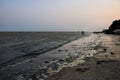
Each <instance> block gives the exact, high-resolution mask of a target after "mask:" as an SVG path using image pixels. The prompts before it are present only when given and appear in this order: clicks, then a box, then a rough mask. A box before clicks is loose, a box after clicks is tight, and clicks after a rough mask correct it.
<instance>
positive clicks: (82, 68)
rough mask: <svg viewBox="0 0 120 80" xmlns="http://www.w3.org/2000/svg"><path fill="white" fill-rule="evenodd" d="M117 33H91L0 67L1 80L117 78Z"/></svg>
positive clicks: (106, 79) (110, 79) (119, 65)
mask: <svg viewBox="0 0 120 80" xmlns="http://www.w3.org/2000/svg"><path fill="white" fill-rule="evenodd" d="M119 48H120V36H116V35H105V34H92V35H91V36H88V37H84V38H79V39H77V40H75V41H72V42H70V43H68V44H65V45H63V46H61V47H59V48H57V49H54V50H52V51H49V52H46V53H44V54H41V55H39V56H37V57H35V58H32V59H28V60H25V61H23V62H20V63H17V64H14V65H11V66H8V67H6V68H3V69H1V70H0V80H120V78H119V74H120V68H119V67H120V60H119V59H120V55H119V52H120V49H119Z"/></svg>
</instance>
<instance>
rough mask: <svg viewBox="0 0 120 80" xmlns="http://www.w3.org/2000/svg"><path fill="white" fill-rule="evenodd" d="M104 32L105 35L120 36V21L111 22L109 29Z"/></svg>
mask: <svg viewBox="0 0 120 80" xmlns="http://www.w3.org/2000/svg"><path fill="white" fill-rule="evenodd" d="M104 32H105V33H107V34H120V20H115V21H113V23H112V24H111V25H110V27H109V29H108V30H105V31H104Z"/></svg>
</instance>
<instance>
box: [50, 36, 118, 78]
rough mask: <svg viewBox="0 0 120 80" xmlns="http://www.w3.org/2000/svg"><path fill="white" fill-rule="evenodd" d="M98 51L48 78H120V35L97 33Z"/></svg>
mask: <svg viewBox="0 0 120 80" xmlns="http://www.w3.org/2000/svg"><path fill="white" fill-rule="evenodd" d="M97 36H99V37H97V38H98V40H100V42H99V44H98V45H97V46H95V47H94V50H96V53H95V54H94V55H93V56H92V57H90V56H89V57H85V58H84V59H83V60H84V62H83V63H81V64H78V65H77V66H74V67H68V68H63V69H62V70H61V71H60V72H58V73H57V74H54V75H52V76H50V77H49V78H48V80H120V36H117V35H105V34H97Z"/></svg>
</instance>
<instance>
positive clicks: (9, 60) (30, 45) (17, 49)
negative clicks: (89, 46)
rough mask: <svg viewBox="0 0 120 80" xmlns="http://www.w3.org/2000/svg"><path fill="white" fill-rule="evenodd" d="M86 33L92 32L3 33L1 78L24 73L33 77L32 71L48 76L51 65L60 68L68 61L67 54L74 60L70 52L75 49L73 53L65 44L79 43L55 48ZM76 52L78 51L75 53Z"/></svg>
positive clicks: (1, 42)
mask: <svg viewBox="0 0 120 80" xmlns="http://www.w3.org/2000/svg"><path fill="white" fill-rule="evenodd" d="M84 36H88V34H87V33H86V34H84V35H81V34H80V33H79V32H62V33H60V32H52V33H48V32H47V33H0V63H1V64H0V74H1V75H0V79H4V80H14V79H17V80H19V79H21V77H23V75H24V77H25V78H26V79H27V78H28V79H29V78H30V76H31V75H32V76H33V75H34V74H37V73H38V74H40V76H41V75H42V77H43V76H44V77H45V75H47V74H49V73H47V74H46V72H50V73H51V71H52V70H50V68H52V69H54V70H58V69H59V66H60V65H61V66H64V65H62V64H67V62H65V61H63V59H66V58H67V59H66V60H67V61H68V62H72V61H70V59H69V58H70V56H69V55H68V54H70V55H71V53H74V51H75V50H71V53H69V51H68V50H65V48H67V49H68V48H69V49H72V48H73V47H76V43H75V45H74V44H73V45H72V48H70V45H67V46H65V47H62V48H64V49H63V50H64V51H62V50H61V49H62V48H61V49H60V51H59V50H57V49H55V48H58V47H60V46H62V45H64V44H66V43H68V42H70V41H73V40H75V39H78V38H81V37H84ZM52 49H55V50H53V52H52V51H50V50H52ZM58 49H59V48H58ZM56 50H57V52H56ZM48 51H50V52H48ZM65 52H66V53H67V54H66V53H65ZM42 53H45V54H42ZM76 55H77V53H76V54H74V56H76ZM62 58H63V59H62ZM60 59H61V60H60ZM58 62H59V63H58ZM46 70H48V71H46ZM42 73H45V74H42Z"/></svg>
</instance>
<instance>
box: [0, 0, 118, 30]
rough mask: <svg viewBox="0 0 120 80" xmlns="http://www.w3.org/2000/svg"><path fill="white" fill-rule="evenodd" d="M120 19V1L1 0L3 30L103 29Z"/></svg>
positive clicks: (0, 20) (0, 25)
mask: <svg viewBox="0 0 120 80" xmlns="http://www.w3.org/2000/svg"><path fill="white" fill-rule="evenodd" d="M116 19H120V0H0V31H81V30H84V31H99V30H102V29H104V28H108V27H109V25H110V24H111V23H112V21H113V20H116Z"/></svg>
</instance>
